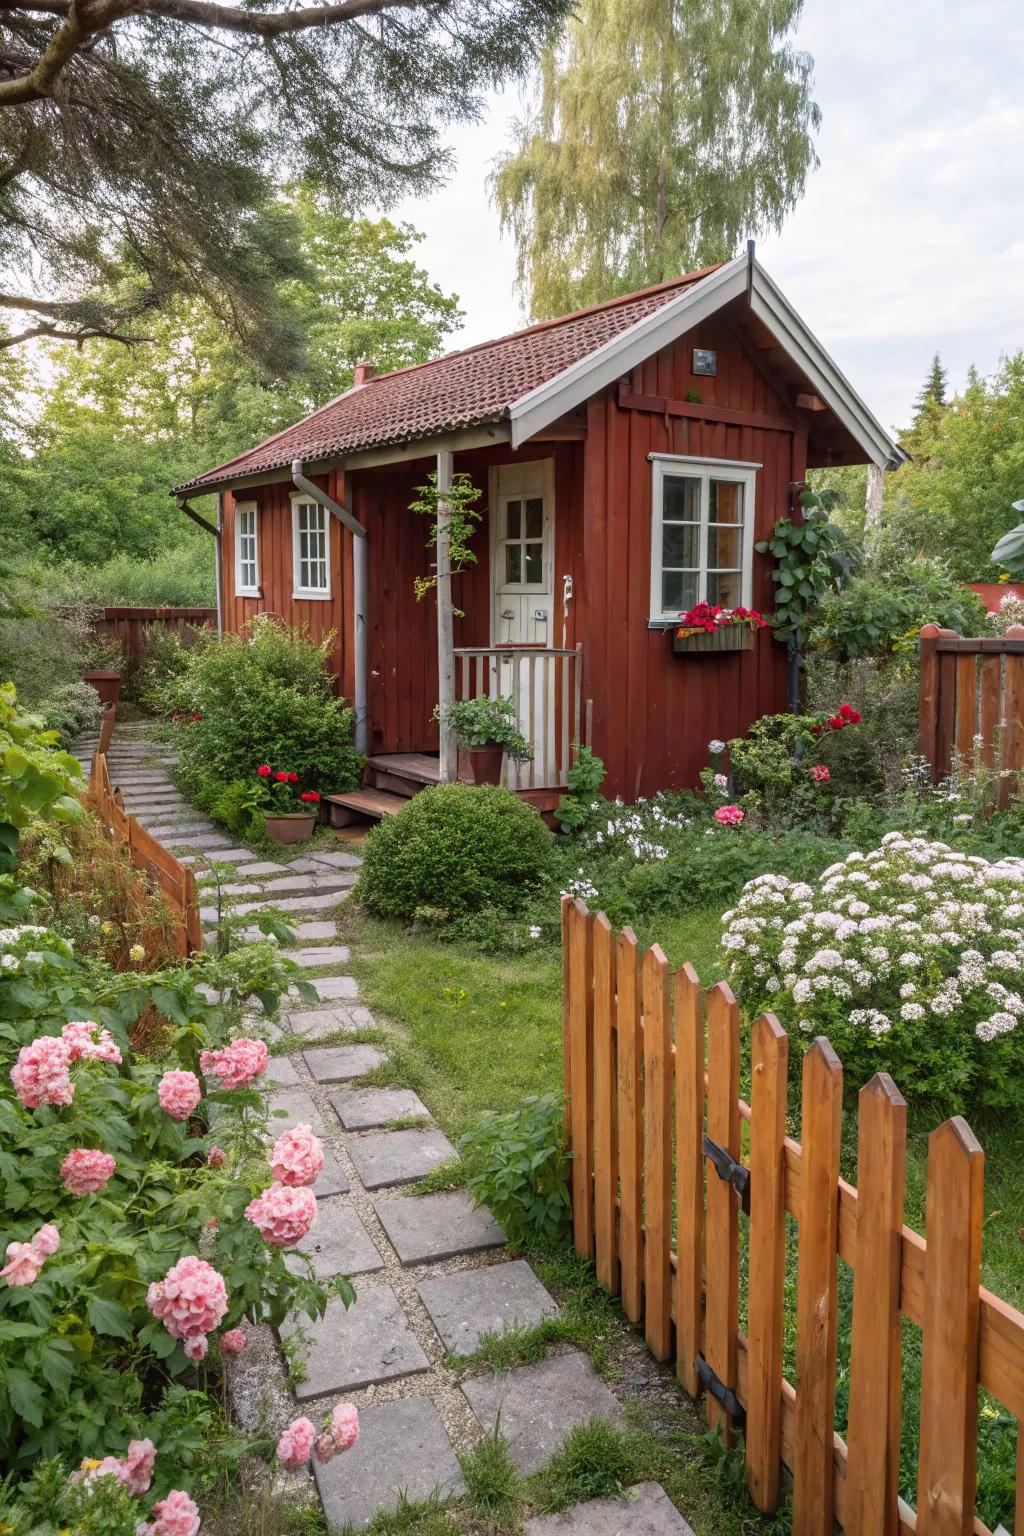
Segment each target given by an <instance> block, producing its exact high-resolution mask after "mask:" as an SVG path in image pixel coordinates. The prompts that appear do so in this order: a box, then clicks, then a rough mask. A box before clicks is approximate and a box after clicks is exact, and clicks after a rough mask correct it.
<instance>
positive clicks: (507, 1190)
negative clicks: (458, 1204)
mask: <svg viewBox="0 0 1024 1536" xmlns="http://www.w3.org/2000/svg"><path fill="white" fill-rule="evenodd" d="M459 1151H460V1152H461V1153H462V1158H463V1163H464V1165H465V1169H466V1183H467V1184H468V1185H469V1188H470V1189H471V1190H472V1192H473V1197H474V1199H475V1200H476V1202H477V1204H478V1205H486V1206H487V1207H488V1209H489V1210H490V1211H492V1212H493V1214H494V1216H495V1218H496V1220H498V1221H499V1222H500V1223H501V1225H502V1226H503V1227H504V1229H505V1234H506V1236H507V1237H508V1239H509V1241H510V1242H512V1243H520V1244H524V1245H526V1246H530V1245H534V1244H539V1245H541V1246H543V1245H546V1244H550V1243H554V1242H556V1241H557V1240H558V1239H559V1238H560V1237H562V1236H564V1233H565V1230H566V1228H567V1226H568V1219H569V1204H570V1202H569V1182H568V1168H569V1159H568V1154H567V1153H566V1150H565V1141H564V1132H563V1124H562V1101H561V1099H560V1098H559V1097H557V1096H556V1095H554V1094H545V1095H543V1096H542V1097H539V1098H529V1099H524V1100H523V1102H522V1104H521V1105H519V1107H518V1108H516V1109H513V1110H510V1111H509V1112H508V1113H507V1114H502V1115H497V1114H492V1115H485V1116H484V1117H483V1118H482V1119H481V1120H480V1122H479V1124H478V1125H477V1126H476V1127H475V1128H474V1129H473V1130H472V1131H467V1133H466V1134H465V1135H464V1136H463V1137H462V1139H461V1141H460V1142H459Z"/></svg>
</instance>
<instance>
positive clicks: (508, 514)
mask: <svg viewBox="0 0 1024 1536" xmlns="http://www.w3.org/2000/svg"><path fill="white" fill-rule="evenodd" d="M522 510H523V504H522V502H521V501H510V502H509V503H508V506H507V507H506V509H505V526H506V530H507V531H506V533H505V537H506V538H507V539H518V537H519V531H520V528H521V526H522V522H521V519H522Z"/></svg>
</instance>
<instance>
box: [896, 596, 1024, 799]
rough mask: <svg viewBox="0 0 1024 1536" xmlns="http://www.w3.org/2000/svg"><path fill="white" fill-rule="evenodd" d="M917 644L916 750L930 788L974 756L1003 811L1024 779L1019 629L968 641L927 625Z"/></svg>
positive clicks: (1023, 629) (1023, 635)
mask: <svg viewBox="0 0 1024 1536" xmlns="http://www.w3.org/2000/svg"><path fill="white" fill-rule="evenodd" d="M920 638H921V705H920V717H919V742H920V746H919V750H920V753H921V756H922V757H923V758H927V760H928V762H929V763H930V764H931V767H932V778H933V780H934V782H935V783H938V781H939V780H940V779H944V778H946V777H947V776H948V775H949V773H950V772H951V771H952V768H953V764H954V761H955V759H960V761H962V762H964V763H968V764H969V763H970V762H972V760H973V759H974V756H975V753H976V752H978V753H979V754H980V757H981V761H982V762H983V763H984V764H985V766H986V767H987V768H988V769H990V770H991V771H992V772H993V773H994V774H995V775H996V776H997V790H996V797H997V800H998V803H999V805H1001V806H1005V805H1007V804H1008V803H1009V800H1010V797H1011V795H1012V794H1014V793H1019V791H1020V775H1021V774H1022V773H1024V625H1020V624H1012V625H1011V626H1010V628H1009V629H1008V630H1007V631H1006V634H1005V635H992V636H986V637H984V638H981V637H979V638H972V637H970V636H966V637H965V636H963V635H958V634H957V633H956V631H955V630H952V629H940V628H939V626H938V625H937V624H926V625H925V626H924V628H923V629H922V630H921V637H920Z"/></svg>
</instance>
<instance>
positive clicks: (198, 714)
mask: <svg viewBox="0 0 1024 1536" xmlns="http://www.w3.org/2000/svg"><path fill="white" fill-rule="evenodd" d="M202 718H203V712H202V710H201V709H194V710H193V711H192V719H193V720H201V719H202Z"/></svg>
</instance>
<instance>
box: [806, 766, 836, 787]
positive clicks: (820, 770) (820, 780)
mask: <svg viewBox="0 0 1024 1536" xmlns="http://www.w3.org/2000/svg"><path fill="white" fill-rule="evenodd" d="M808 772H809V773H810V775H811V778H812V779H813V780H814V782H815V784H827V783H828V781H829V780H830V779H831V777H832V775H831V774H830V773H829V771H828V768H827V766H826V765H825V764H824V763H815V764H814V766H813V768H810V769H808Z"/></svg>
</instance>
